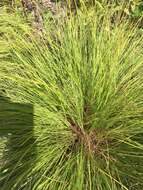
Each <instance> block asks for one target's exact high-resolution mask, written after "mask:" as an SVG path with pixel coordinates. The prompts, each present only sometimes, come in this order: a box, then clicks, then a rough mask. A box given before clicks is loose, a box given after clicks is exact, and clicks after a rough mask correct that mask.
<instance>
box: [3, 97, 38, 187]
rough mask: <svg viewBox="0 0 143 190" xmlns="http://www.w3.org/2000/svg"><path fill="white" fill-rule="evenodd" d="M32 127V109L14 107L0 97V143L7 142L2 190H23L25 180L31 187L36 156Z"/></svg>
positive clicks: (15, 105)
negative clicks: (0, 141)
mask: <svg viewBox="0 0 143 190" xmlns="http://www.w3.org/2000/svg"><path fill="white" fill-rule="evenodd" d="M33 127H34V126H33V106H32V105H30V104H19V103H14V102H11V101H10V100H9V99H8V98H6V97H3V96H0V139H2V138H4V139H6V144H5V148H4V151H3V154H2V160H1V164H0V187H1V188H2V189H3V190H5V189H7V190H8V189H11V187H15V188H14V189H25V188H24V187H23V188H19V187H20V186H21V185H23V184H25V183H27V179H29V185H30V174H31V173H32V168H33V165H34V163H35V160H36V154H37V153H36V152H37V151H36V142H35V137H34V132H33ZM26 185H27V184H26ZM27 187H28V186H27ZM29 188H30V187H29Z"/></svg>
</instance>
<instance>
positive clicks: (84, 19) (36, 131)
mask: <svg viewBox="0 0 143 190" xmlns="http://www.w3.org/2000/svg"><path fill="white" fill-rule="evenodd" d="M98 6H99V5H98ZM111 13H112V11H111V10H109V9H106V8H103V7H101V6H99V7H95V8H93V9H92V10H90V11H87V9H86V8H85V9H84V8H83V11H78V12H77V15H76V16H74V17H72V16H71V17H70V18H67V19H66V20H64V21H63V22H62V21H60V24H59V23H58V21H55V23H53V24H51V20H48V19H47V21H46V22H47V23H46V26H47V28H46V29H45V30H46V31H45V33H44V34H43V35H42V36H37V34H36V33H35V31H33V29H32V28H30V27H29V26H28V25H27V24H26V23H25V22H24V20H22V18H21V17H20V16H19V15H15V14H14V15H13V14H12V13H11V15H7V14H4V13H2V15H0V33H1V36H0V48H1V51H0V62H1V63H0V64H1V67H0V89H1V90H2V89H4V90H5V92H3V95H4V96H7V97H9V98H10V100H11V101H12V102H17V103H20V104H30V105H32V106H33V107H34V114H33V126H31V125H32V124H31V125H30V124H27V125H26V124H25V125H24V126H22V127H21V129H19V131H18V130H17V129H18V127H20V126H19V125H16V124H14V125H12V126H13V128H11V125H10V124H13V123H12V122H13V120H12V119H11V118H10V117H9V115H10V114H11V111H10V110H9V109H8V108H7V109H5V110H3V112H0V118H1V119H2V118H3V116H5V114H6V115H7V116H8V117H7V118H8V121H9V125H5V126H2V125H0V135H1V136H2V135H3V136H6V134H7V133H9V132H10V133H11V135H10V137H7V144H8V145H7V146H6V147H5V149H4V153H3V159H4V160H3V165H2V166H1V171H0V187H1V188H2V190H18V189H19V190H65V189H66V190H127V189H130V190H134V189H136V190H141V189H142V188H143V117H142V114H143V93H142V92H143V75H142V73H143V49H142V43H141V42H142V37H143V36H141V35H139V34H138V29H137V27H136V26H132V25H131V24H130V23H129V22H128V21H127V20H126V19H124V20H122V21H121V20H120V19H118V18H117V20H116V22H115V23H114V25H113V24H111V22H112V21H111V20H112V15H111ZM53 20H54V19H53ZM23 109H24V110H25V108H23ZM27 114H28V115H27V116H25V117H26V118H29V116H31V113H29V112H27ZM28 127H29V128H30V131H28V132H27V131H26V129H27V128H28Z"/></svg>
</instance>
